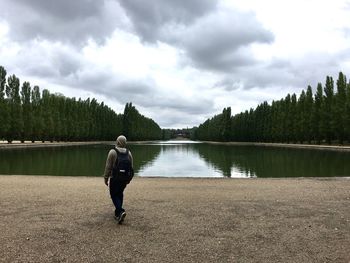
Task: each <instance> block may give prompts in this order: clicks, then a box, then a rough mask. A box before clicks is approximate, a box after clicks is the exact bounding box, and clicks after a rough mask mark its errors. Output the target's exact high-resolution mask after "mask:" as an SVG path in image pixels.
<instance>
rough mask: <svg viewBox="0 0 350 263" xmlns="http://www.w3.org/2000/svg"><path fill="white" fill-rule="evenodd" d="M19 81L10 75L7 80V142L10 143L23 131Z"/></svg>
mask: <svg viewBox="0 0 350 263" xmlns="http://www.w3.org/2000/svg"><path fill="white" fill-rule="evenodd" d="M19 86H20V83H19V79H18V78H17V77H16V75H12V76H10V77H9V78H8V79H7V85H6V96H7V98H8V102H9V112H10V128H9V130H8V132H7V140H8V142H9V143H11V142H12V141H13V140H14V139H16V140H18V139H20V137H21V134H22V131H23V119H22V105H21V98H20V96H19Z"/></svg>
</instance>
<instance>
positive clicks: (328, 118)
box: [323, 76, 334, 144]
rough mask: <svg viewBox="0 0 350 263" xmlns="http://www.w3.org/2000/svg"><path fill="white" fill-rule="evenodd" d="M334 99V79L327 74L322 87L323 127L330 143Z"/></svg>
mask: <svg viewBox="0 0 350 263" xmlns="http://www.w3.org/2000/svg"><path fill="white" fill-rule="evenodd" d="M333 100H334V81H333V78H332V77H329V76H327V78H326V85H325V87H324V108H323V110H324V112H323V118H324V127H325V137H326V141H327V143H328V144H330V143H331V141H332V139H333V137H334V135H333V134H334V128H333V127H334V121H333V110H334V105H333Z"/></svg>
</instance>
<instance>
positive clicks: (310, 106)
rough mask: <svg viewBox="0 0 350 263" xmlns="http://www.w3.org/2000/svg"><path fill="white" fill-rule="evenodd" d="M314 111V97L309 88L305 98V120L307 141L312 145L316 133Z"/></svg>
mask: <svg viewBox="0 0 350 263" xmlns="http://www.w3.org/2000/svg"><path fill="white" fill-rule="evenodd" d="M313 111H314V99H313V95H312V88H311V86H308V87H307V90H306V98H305V109H304V120H305V127H304V130H305V139H306V140H307V141H308V143H309V144H311V141H312V140H313V139H314V131H313V129H312V128H313V126H312V115H313Z"/></svg>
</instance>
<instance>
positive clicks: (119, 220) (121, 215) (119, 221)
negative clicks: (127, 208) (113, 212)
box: [118, 212, 126, 224]
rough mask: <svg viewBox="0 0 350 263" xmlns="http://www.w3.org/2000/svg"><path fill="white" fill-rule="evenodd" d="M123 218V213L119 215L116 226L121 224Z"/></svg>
mask: <svg viewBox="0 0 350 263" xmlns="http://www.w3.org/2000/svg"><path fill="white" fill-rule="evenodd" d="M125 217H126V213H125V212H121V214H120V215H119V217H118V224H122V223H123V221H124V218H125Z"/></svg>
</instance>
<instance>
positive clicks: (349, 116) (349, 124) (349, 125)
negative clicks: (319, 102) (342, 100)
mask: <svg viewBox="0 0 350 263" xmlns="http://www.w3.org/2000/svg"><path fill="white" fill-rule="evenodd" d="M345 116H346V117H345V129H346V134H347V135H346V137H347V140H348V143H350V81H349V83H348V84H347V88H346V114H345Z"/></svg>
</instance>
